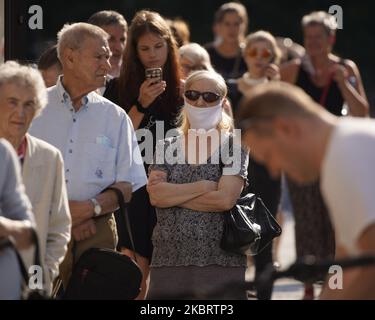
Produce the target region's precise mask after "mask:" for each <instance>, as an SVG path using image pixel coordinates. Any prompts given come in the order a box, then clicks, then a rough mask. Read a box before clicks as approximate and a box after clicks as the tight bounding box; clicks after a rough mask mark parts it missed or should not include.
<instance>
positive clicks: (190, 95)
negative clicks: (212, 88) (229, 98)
mask: <svg viewBox="0 0 375 320" xmlns="http://www.w3.org/2000/svg"><path fill="white" fill-rule="evenodd" d="M200 96H202V98H203V100H204V101H206V102H208V103H211V102H215V101H217V100H219V99H220V98H221V96H220V95H218V94H216V93H214V92H199V91H196V90H187V91H185V97H186V98H187V99H189V100H191V101H197V100H198V99H199V97H200Z"/></svg>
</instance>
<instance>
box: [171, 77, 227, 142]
mask: <svg viewBox="0 0 375 320" xmlns="http://www.w3.org/2000/svg"><path fill="white" fill-rule="evenodd" d="M199 80H212V81H214V82H215V83H216V90H217V92H216V93H217V94H219V95H220V96H221V99H224V98H225V97H226V96H227V93H228V88H227V85H226V83H225V80H224V78H223V77H222V76H221V75H220V74H218V73H216V72H215V71H208V70H200V71H195V72H193V73H191V74H190V75H189V76H188V77H187V79H186V81H185V88H184V91H186V90H188V89H189V88H190V87H191V85H192V84H193V83H194V82H196V81H199ZM178 122H179V123H181V125H180V127H179V128H178V129H179V131H180V132H181V133H182V134H184V135H186V134H187V133H188V130H189V129H190V123H189V119H188V118H187V115H186V112H185V110H184V108H182V110H181V113H180V117H179V120H178ZM217 129H219V130H225V131H232V130H233V119H232V118H231V117H230V116H229V115H228V114H227V113H226V112H225V111H224V108H223V110H222V119H221V121H220V123H219V124H218V125H217Z"/></svg>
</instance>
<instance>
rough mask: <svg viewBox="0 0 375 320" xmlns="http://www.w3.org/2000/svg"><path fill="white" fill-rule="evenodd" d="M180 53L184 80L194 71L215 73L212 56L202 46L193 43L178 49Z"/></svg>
mask: <svg viewBox="0 0 375 320" xmlns="http://www.w3.org/2000/svg"><path fill="white" fill-rule="evenodd" d="M178 51H179V53H180V64H181V69H182V74H183V77H184V78H187V77H188V76H189V74H190V73H191V72H193V71H198V70H209V71H213V70H214V68H213V67H212V65H211V59H210V55H209V54H208V52H207V50H206V49H205V48H203V47H202V46H201V45H200V44H198V43H195V42H191V43H187V44H185V45H183V46H181V47H180V48H179V49H178Z"/></svg>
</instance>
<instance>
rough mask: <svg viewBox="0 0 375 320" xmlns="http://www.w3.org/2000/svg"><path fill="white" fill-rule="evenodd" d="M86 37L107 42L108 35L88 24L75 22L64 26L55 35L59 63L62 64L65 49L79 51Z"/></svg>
mask: <svg viewBox="0 0 375 320" xmlns="http://www.w3.org/2000/svg"><path fill="white" fill-rule="evenodd" d="M88 37H91V38H94V39H96V38H102V39H103V40H105V41H108V38H109V35H108V33H107V32H105V31H104V30H103V29H101V28H99V27H98V26H94V25H93V24H90V23H85V22H77V23H73V24H65V25H64V26H63V27H62V29H61V30H60V31H59V32H58V33H57V56H58V57H59V59H60V61H61V63H62V64H64V61H63V57H62V54H63V52H64V50H65V49H68V48H69V49H73V50H77V49H80V48H81V47H82V44H83V43H84V42H85V39H86V38H88Z"/></svg>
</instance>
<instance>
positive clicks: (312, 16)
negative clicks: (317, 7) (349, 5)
mask: <svg viewBox="0 0 375 320" xmlns="http://www.w3.org/2000/svg"><path fill="white" fill-rule="evenodd" d="M301 25H302V28H303V29H304V28H305V27H307V26H311V25H321V26H322V27H323V28H324V30H325V31H326V33H327V34H328V35H335V34H336V29H337V22H336V19H335V17H334V16H332V15H330V14H329V13H327V12H325V11H313V12H311V13H309V14H307V15H305V16H303V18H302V21H301Z"/></svg>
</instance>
